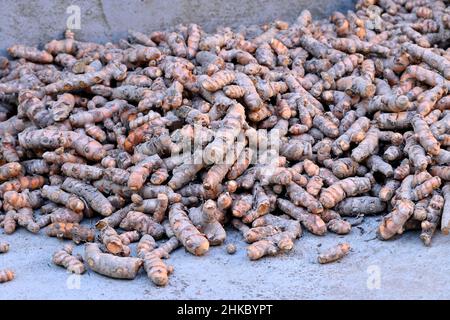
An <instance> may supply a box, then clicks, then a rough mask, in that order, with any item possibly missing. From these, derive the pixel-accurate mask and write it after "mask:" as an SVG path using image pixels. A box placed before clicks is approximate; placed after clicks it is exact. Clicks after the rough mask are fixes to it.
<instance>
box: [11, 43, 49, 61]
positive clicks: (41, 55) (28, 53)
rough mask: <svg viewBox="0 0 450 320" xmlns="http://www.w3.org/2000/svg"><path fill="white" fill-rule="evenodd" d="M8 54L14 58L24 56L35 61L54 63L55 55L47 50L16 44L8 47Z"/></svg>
mask: <svg viewBox="0 0 450 320" xmlns="http://www.w3.org/2000/svg"><path fill="white" fill-rule="evenodd" d="M7 51H8V54H9V55H10V56H11V57H14V58H23V59H26V60H28V61H31V62H35V63H52V62H53V56H52V55H51V54H50V53H48V52H47V51H40V50H38V49H36V48H34V47H27V46H24V45H19V44H16V45H14V46H12V47H9V48H8V49H7Z"/></svg>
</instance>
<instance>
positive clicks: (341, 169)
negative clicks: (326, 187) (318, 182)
mask: <svg viewBox="0 0 450 320" xmlns="http://www.w3.org/2000/svg"><path fill="white" fill-rule="evenodd" d="M323 165H324V166H326V167H328V168H330V169H331V171H333V174H334V175H335V176H336V177H338V178H339V179H344V178H348V177H352V176H355V175H356V174H357V173H358V169H360V165H359V164H358V163H357V162H356V161H354V160H353V159H352V158H339V159H336V160H331V159H327V160H325V161H324V162H323Z"/></svg>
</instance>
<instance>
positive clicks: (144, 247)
mask: <svg viewBox="0 0 450 320" xmlns="http://www.w3.org/2000/svg"><path fill="white" fill-rule="evenodd" d="M157 247H158V244H157V243H156V241H155V239H154V238H153V237H152V236H151V235H149V234H144V235H143V236H142V237H141V239H140V240H139V243H138V244H137V247H136V252H137V255H138V257H140V258H142V257H143V256H144V255H145V254H146V253H148V252H151V251H153V250H154V249H156V248H157Z"/></svg>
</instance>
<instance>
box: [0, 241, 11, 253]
mask: <svg viewBox="0 0 450 320" xmlns="http://www.w3.org/2000/svg"><path fill="white" fill-rule="evenodd" d="M8 251H9V243H7V242H0V253H6V252H8Z"/></svg>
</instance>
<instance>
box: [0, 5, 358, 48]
mask: <svg viewBox="0 0 450 320" xmlns="http://www.w3.org/2000/svg"><path fill="white" fill-rule="evenodd" d="M354 2H355V0H340V1H330V0H314V1H312V0H227V1H222V0H128V1H121V0H95V1H92V0H56V1H55V0H54V1H52V0H0V8H1V10H0V53H4V49H5V48H7V47H8V46H10V45H11V44H14V43H24V44H30V45H31V44H33V45H36V44H43V43H45V42H47V41H49V40H51V39H55V38H60V37H61V36H62V34H63V32H64V30H65V28H66V22H67V18H68V17H69V14H67V13H66V9H67V8H68V7H69V6H70V5H77V6H79V7H80V9H81V29H80V30H76V32H77V38H78V39H80V40H93V41H102V42H105V41H111V39H112V40H117V39H118V38H120V37H123V36H125V35H126V31H127V30H128V29H129V28H131V29H136V30H139V31H142V32H150V31H153V30H161V29H163V28H168V27H171V26H174V25H176V24H178V23H189V22H194V23H198V24H200V25H202V26H203V27H204V28H205V30H207V31H211V30H214V28H215V27H217V26H218V25H227V26H237V25H239V24H243V23H244V24H252V23H262V22H267V21H272V20H274V19H284V20H287V21H293V20H294V19H295V18H296V17H297V16H298V14H299V13H300V11H301V10H303V9H305V8H308V9H309V10H310V11H311V12H312V14H313V15H314V16H315V17H326V16H328V15H329V14H330V13H331V12H333V11H334V10H337V9H340V10H343V11H345V10H348V9H351V8H352V7H353V3H354Z"/></svg>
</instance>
